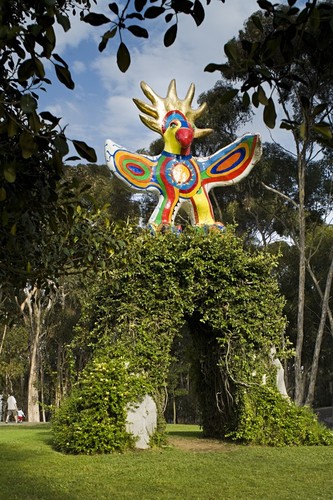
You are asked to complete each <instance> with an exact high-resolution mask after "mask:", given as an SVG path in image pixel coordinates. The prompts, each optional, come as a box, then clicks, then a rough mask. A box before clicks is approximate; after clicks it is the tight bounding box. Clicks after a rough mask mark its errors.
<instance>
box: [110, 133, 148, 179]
mask: <svg viewBox="0 0 333 500" xmlns="http://www.w3.org/2000/svg"><path fill="white" fill-rule="evenodd" d="M105 159H106V164H107V166H108V167H109V169H110V170H111V172H113V173H114V174H115V175H116V176H117V177H118V178H119V179H120V180H122V181H124V182H125V183H126V184H127V186H129V187H130V188H132V189H147V188H149V185H150V181H151V179H152V175H153V167H154V165H155V164H156V159H155V158H154V157H151V158H150V157H148V156H143V155H140V154H137V153H131V152H130V151H128V150H127V149H124V148H122V147H121V146H119V145H118V144H115V143H114V142H112V141H110V140H107V141H106V143H105Z"/></svg>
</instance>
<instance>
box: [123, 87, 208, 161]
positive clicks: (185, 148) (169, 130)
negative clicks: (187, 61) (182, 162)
mask: <svg viewBox="0 0 333 500" xmlns="http://www.w3.org/2000/svg"><path fill="white" fill-rule="evenodd" d="M141 88H142V91H143V93H144V94H145V96H146V97H148V99H149V100H150V101H151V103H152V104H147V103H145V102H143V101H141V100H139V99H133V101H134V102H135V104H136V105H137V107H138V108H139V110H140V111H142V112H143V113H144V114H142V115H141V114H140V119H141V121H142V122H143V123H144V124H145V125H146V126H147V127H149V128H150V129H151V130H154V131H155V132H158V133H159V134H161V135H162V137H163V139H164V149H165V151H167V152H169V153H173V154H182V155H187V154H189V153H190V146H191V143H192V140H193V139H194V138H198V137H203V136H205V135H207V134H210V133H211V132H212V129H209V128H206V129H199V128H197V127H196V126H195V120H196V119H197V118H199V117H200V116H201V115H202V114H203V112H204V111H205V109H206V103H204V104H202V105H201V106H200V107H199V108H198V109H193V108H192V107H191V104H192V101H193V96H194V91H195V87H194V84H193V83H192V84H191V85H190V87H189V89H188V91H187V94H186V97H185V99H184V100H181V99H179V98H178V96H177V90H176V81H175V80H172V81H171V83H170V85H169V87H168V93H167V95H166V97H164V98H163V97H160V96H159V95H157V94H156V93H155V92H154V91H153V90H152V89H151V87H149V85H147V84H146V83H145V82H141Z"/></svg>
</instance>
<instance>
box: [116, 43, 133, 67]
mask: <svg viewBox="0 0 333 500" xmlns="http://www.w3.org/2000/svg"><path fill="white" fill-rule="evenodd" d="M130 64H131V56H130V53H129V51H128V48H127V47H126V45H125V44H124V42H121V43H120V45H119V47H118V51H117V65H118V68H119V69H120V71H122V72H123V73H126V71H127V70H128V68H129V65H130Z"/></svg>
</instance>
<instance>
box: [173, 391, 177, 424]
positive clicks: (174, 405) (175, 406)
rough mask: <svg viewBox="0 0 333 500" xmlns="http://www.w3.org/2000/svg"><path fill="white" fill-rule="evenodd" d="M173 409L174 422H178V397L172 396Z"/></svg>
mask: <svg viewBox="0 0 333 500" xmlns="http://www.w3.org/2000/svg"><path fill="white" fill-rule="evenodd" d="M172 409H173V423H174V424H176V423H177V405H176V398H175V396H173V398H172Z"/></svg>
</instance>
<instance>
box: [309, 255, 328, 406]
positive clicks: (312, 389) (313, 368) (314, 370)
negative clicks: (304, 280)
mask: <svg viewBox="0 0 333 500" xmlns="http://www.w3.org/2000/svg"><path fill="white" fill-rule="evenodd" d="M332 250H333V249H332ZM332 280H333V253H332V258H331V264H330V268H329V271H328V274H327V278H326V286H325V293H324V297H323V301H322V307H321V317H320V323H319V328H318V333H317V337H316V344H315V348H314V353H313V358H312V366H311V374H310V382H309V388H308V394H307V398H306V403H305V404H306V405H308V406H312V404H313V400H314V393H315V387H316V381H317V373H318V365H319V356H320V349H321V344H322V341H323V336H324V330H325V323H326V318H327V313H328V309H329V300H330V294H331V287H332Z"/></svg>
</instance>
